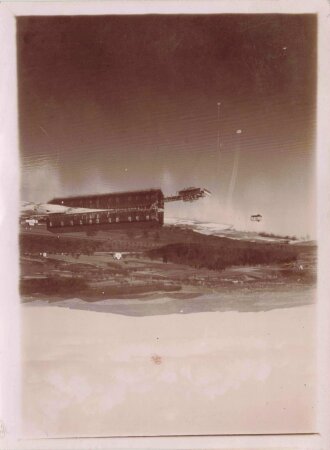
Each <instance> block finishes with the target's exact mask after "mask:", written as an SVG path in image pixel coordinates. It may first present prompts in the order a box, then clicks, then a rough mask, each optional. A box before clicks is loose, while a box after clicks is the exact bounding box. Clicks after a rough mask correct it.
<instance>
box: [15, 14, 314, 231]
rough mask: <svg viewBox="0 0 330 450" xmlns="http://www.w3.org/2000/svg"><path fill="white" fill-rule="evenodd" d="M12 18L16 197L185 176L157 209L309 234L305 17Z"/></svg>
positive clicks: (310, 74) (310, 59) (310, 145)
mask: <svg viewBox="0 0 330 450" xmlns="http://www.w3.org/2000/svg"><path fill="white" fill-rule="evenodd" d="M17 25H18V30H17V33H18V80H19V110H20V148H21V161H22V199H24V200H32V201H37V202H39V201H46V200H49V199H50V198H52V197H53V196H55V195H62V194H68V195H72V194H77V193H81V192H83V193H94V192H107V191H120V190H124V189H140V188H148V187H161V188H162V189H163V191H164V193H166V194H167V193H168V194H169V193H174V192H175V191H177V190H178V189H181V188H183V187H187V186H194V185H196V186H201V187H206V188H208V189H210V190H211V191H212V194H213V196H212V198H211V199H210V200H202V201H201V202H199V203H196V204H189V205H187V204H182V203H181V204H177V205H171V206H169V208H168V211H167V214H168V215H176V216H181V217H184V216H185V217H193V218H195V219H199V220H202V221H204V220H206V221H216V222H225V223H228V222H229V223H233V224H234V225H235V226H237V227H238V228H241V229H242V228H246V227H250V228H251V227H252V226H254V224H252V223H250V221H249V217H250V215H251V214H255V213H260V214H262V215H263V217H264V221H263V222H262V224H260V225H259V226H260V227H261V228H262V229H266V230H267V231H273V232H278V233H286V234H287V233H291V234H298V235H303V234H307V233H309V234H313V233H314V227H313V214H314V205H313V199H314V193H315V188H314V184H315V176H314V166H315V164H314V158H315V144H314V139H315V136H314V135H315V132H314V128H315V103H316V17H315V16H313V15H270V14H267V15H238V14H235V15H205V16H201V15H173V16H167V15H149V16H148V15H146V16H85V17H83V16H76V17H69V16H63V17H19V18H18V19H17ZM218 102H221V106H220V118H219V120H218V106H217V103H218ZM219 129H220V142H221V147H220V152H219V151H218V130H219ZM237 130H242V132H241V133H240V134H239V133H237Z"/></svg>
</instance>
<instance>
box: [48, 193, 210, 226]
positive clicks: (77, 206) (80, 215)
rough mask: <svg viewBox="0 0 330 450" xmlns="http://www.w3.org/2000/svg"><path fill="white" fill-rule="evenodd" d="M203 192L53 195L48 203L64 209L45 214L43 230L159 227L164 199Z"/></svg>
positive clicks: (195, 196)
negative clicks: (45, 220)
mask: <svg viewBox="0 0 330 450" xmlns="http://www.w3.org/2000/svg"><path fill="white" fill-rule="evenodd" d="M206 195H210V192H209V191H208V190H207V189H201V188H187V189H183V190H181V191H179V192H178V193H177V194H176V195H174V196H169V197H165V196H164V194H163V192H162V191H161V189H148V190H140V191H127V192H114V193H108V194H94V195H80V196H74V197H57V198H54V199H52V200H50V201H49V202H48V203H49V204H52V205H59V206H61V207H67V208H68V209H67V210H66V211H65V212H58V213H51V214H49V215H48V217H47V229H48V230H49V231H51V232H56V233H59V232H72V231H88V230H90V231H93V230H100V229H109V228H126V227H132V226H135V227H157V226H158V227H159V226H162V225H163V224H164V203H165V202H169V201H178V200H183V201H194V200H197V199H199V198H201V197H205V196H206Z"/></svg>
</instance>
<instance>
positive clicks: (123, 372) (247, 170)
mask: <svg viewBox="0 0 330 450" xmlns="http://www.w3.org/2000/svg"><path fill="white" fill-rule="evenodd" d="M16 23H17V74H18V75H17V77H18V109H19V152H20V176H21V181H20V183H21V184H20V196H21V202H20V218H19V248H20V298H21V323H22V336H21V346H22V356H21V358H22V373H21V377H22V388H21V396H22V430H23V431H22V432H23V435H24V436H26V437H32V438H40V437H48V438H50V437H56V438H58V437H96V436H97V437H103V436H188V435H189V436H191V435H238V434H253V435H254V434H277V433H279V434H284V433H286V434H291V433H313V432H315V431H316V425H315V405H316V368H315V367H316V366H315V364H316V268H317V260H316V251H317V244H316V218H315V217H316V175H315V166H316V150H315V133H316V132H315V127H316V63H317V54H316V43H317V42H316V39H317V19H316V15H315V14H159V15H157V14H145V15H144V14H142V15H133V14H131V15H103V16H88V15H86V16H20V17H17V18H16Z"/></svg>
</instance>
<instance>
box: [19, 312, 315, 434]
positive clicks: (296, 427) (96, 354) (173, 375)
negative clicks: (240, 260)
mask: <svg viewBox="0 0 330 450" xmlns="http://www.w3.org/2000/svg"><path fill="white" fill-rule="evenodd" d="M22 323H23V335H22V343H23V372H22V374H23V377H22V378H23V380H22V383H23V386H22V393H23V418H22V419H23V420H22V422H23V433H24V435H25V436H29V437H59V436H66V437H67V436H119V435H129V436H137V435H167V434H168V435H189V434H192V435H196V434H233V433H239V434H242V433H243V434H247V433H248V434H250V433H299V432H313V431H315V425H314V422H315V421H314V411H315V408H316V404H315V398H314V393H315V377H316V370H315V329H316V326H315V325H316V324H315V305H305V306H297V307H293V308H287V309H286V308H282V309H274V310H270V311H260V312H235V311H228V312H220V311H219V312H200V313H193V314H184V315H182V314H181V315H180V314H171V315H161V316H148V317H128V316H124V315H118V314H112V313H106V312H95V311H84V310H79V309H68V308H59V307H56V306H35V307H27V306H23V307H22Z"/></svg>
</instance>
